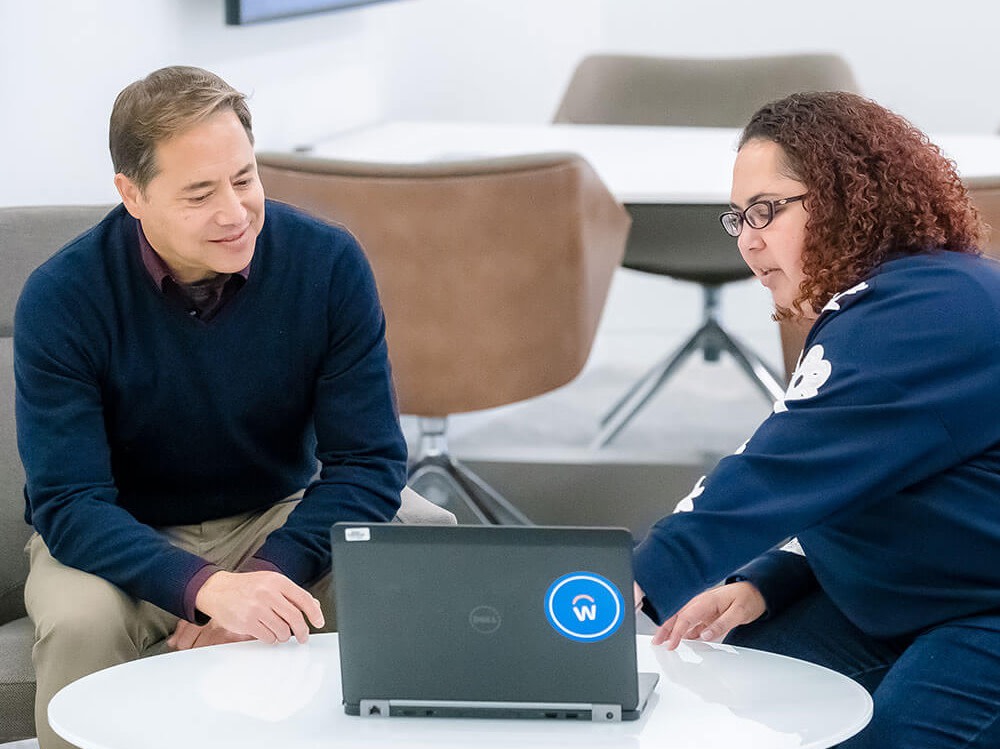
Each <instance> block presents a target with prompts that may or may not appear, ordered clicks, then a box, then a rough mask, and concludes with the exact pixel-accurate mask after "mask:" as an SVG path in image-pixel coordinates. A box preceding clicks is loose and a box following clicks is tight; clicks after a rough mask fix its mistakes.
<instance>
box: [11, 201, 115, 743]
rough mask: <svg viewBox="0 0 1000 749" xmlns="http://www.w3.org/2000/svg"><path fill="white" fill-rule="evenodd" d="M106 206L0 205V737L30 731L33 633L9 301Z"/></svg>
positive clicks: (20, 735)
mask: <svg viewBox="0 0 1000 749" xmlns="http://www.w3.org/2000/svg"><path fill="white" fill-rule="evenodd" d="M107 212H108V207H107V206H58V207H50V206H44V207H32V208H0V742H5V741H14V740H16V739H23V738H28V737H31V736H34V735H35V718H34V700H35V672H34V669H33V668H32V665H31V645H32V642H33V639H34V637H33V633H32V628H31V622H30V621H29V620H28V618H27V616H26V615H25V611H24V578H25V576H26V575H27V573H28V564H27V559H26V557H25V554H24V544H25V542H26V541H27V540H28V536H29V534H30V532H31V529H30V528H29V527H28V525H27V524H25V522H24V493H23V487H24V471H23V470H22V468H21V461H20V459H19V458H18V454H17V437H16V433H15V428H14V352H13V338H12V335H13V331H14V305H15V303H16V302H17V295H18V293H19V292H20V290H21V286H22V285H23V284H24V280H25V279H26V278H27V277H28V274H29V273H31V271H32V270H33V269H34V268H35V267H36V266H38V265H39V264H40V263H41V262H42V261H43V260H45V259H46V258H48V257H49V256H50V255H51V254H52V253H53V252H55V251H56V250H57V249H58V248H59V247H60V246H62V245H63V244H65V243H66V242H67V241H68V240H70V239H72V238H73V237H75V236H76V235H78V234H80V233H81V232H83V231H84V230H85V229H87V228H89V227H90V226H93V225H94V224H95V223H97V221H99V220H100V219H101V217H102V216H104V214H105V213H107Z"/></svg>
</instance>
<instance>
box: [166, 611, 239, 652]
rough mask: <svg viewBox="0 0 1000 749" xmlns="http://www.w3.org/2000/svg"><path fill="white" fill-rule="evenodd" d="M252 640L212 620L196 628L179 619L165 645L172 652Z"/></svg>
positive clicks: (195, 625)
mask: <svg viewBox="0 0 1000 749" xmlns="http://www.w3.org/2000/svg"><path fill="white" fill-rule="evenodd" d="M252 639H253V638H252V637H250V635H238V634H236V633H235V632H230V631H229V630H228V629H223V628H222V627H220V626H219V625H218V624H216V623H215V620H214V619H213V620H212V621H210V622H209V623H208V624H205V625H204V626H198V625H197V624H192V623H191V622H189V621H185V620H184V619H181V620H180V621H178V622H177V629H175V630H174V633H173V634H172V635H170V637H168V638H167V645H169V646H170V647H171V648H173V649H174V650H189V649H191V648H203V647H205V646H206V645H222V644H223V643H227V642H243V641H245V640H252Z"/></svg>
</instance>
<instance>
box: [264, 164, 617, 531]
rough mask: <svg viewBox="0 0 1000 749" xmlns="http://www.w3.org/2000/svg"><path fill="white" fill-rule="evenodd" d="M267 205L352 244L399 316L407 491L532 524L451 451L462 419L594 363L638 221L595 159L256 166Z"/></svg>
mask: <svg viewBox="0 0 1000 749" xmlns="http://www.w3.org/2000/svg"><path fill="white" fill-rule="evenodd" d="M257 160H258V166H259V168H260V175H261V180H262V182H263V184H264V189H265V192H266V193H267V195H268V196H269V197H271V198H275V199H278V200H282V201H285V202H288V203H291V204H294V205H296V206H299V207H300V208H302V209H304V210H306V211H308V212H310V213H312V214H314V215H317V216H320V217H322V218H324V219H327V220H329V221H332V222H337V223H340V224H343V225H344V226H346V227H347V228H348V229H350V231H352V232H353V233H354V234H355V235H356V236H357V238H358V239H359V241H360V242H361V244H362V246H363V247H364V248H365V252H366V254H367V256H368V258H369V261H370V262H371V265H372V269H373V271H374V273H375V278H376V281H377V283H378V288H379V293H380V295H381V299H382V305H383V307H384V308H385V315H386V324H387V333H386V336H387V339H388V345H389V357H390V360H391V362H392V368H393V379H394V382H395V385H396V392H397V396H398V399H399V409H400V412H401V413H404V414H412V415H415V416H418V417H419V419H418V422H419V424H420V431H421V444H420V449H419V451H418V453H417V455H416V456H414V457H413V459H412V460H411V465H410V471H409V474H410V478H409V483H410V484H411V486H413V487H414V488H415V489H417V491H420V492H421V493H422V494H424V496H426V497H428V498H429V499H431V500H433V501H436V502H438V503H440V504H441V505H442V506H444V507H446V508H448V509H450V510H451V511H452V512H454V513H455V514H456V515H457V516H458V518H459V522H481V523H505V524H524V523H528V522H529V520H528V518H527V517H526V516H525V515H524V513H522V512H521V511H520V510H518V509H517V507H515V506H514V505H513V504H512V503H510V502H508V501H507V500H506V499H504V498H503V497H502V496H501V495H500V494H498V493H497V492H496V491H494V490H493V489H492V488H490V487H489V486H487V485H486V484H485V482H483V481H482V480H481V479H479V477H477V476H476V475H475V474H473V473H472V472H471V471H469V470H468V469H467V468H466V467H465V466H462V465H461V464H460V463H459V462H458V461H456V460H455V459H454V458H453V457H452V456H451V454H450V453H449V452H448V448H447V443H446V439H445V428H446V420H447V417H448V415H449V414H455V413H462V412H468V411H476V410H480V409H486V408H493V407H496V406H502V405H506V404H510V403H514V402H515V401H520V400H524V399H526V398H531V397H533V396H537V395H541V394H542V393H545V392H548V391H550V390H553V389H554V388H557V387H560V386H561V385H564V384H566V383H567V382H569V381H570V380H572V379H573V378H574V377H576V375H577V374H578V373H579V372H580V370H581V369H582V367H583V365H584V363H585V362H586V360H587V357H588V355H589V353H590V348H591V344H592V343H593V340H594V334H595V332H596V329H597V324H598V321H599V319H600V317H601V312H602V310H603V308H604V302H605V299H606V297H607V293H608V288H609V285H610V282H611V278H612V275H613V273H614V270H615V268H616V267H617V266H618V265H619V263H620V262H621V259H622V255H623V253H624V248H625V239H626V236H627V234H628V228H629V218H628V214H627V213H626V212H625V210H624V209H623V208H622V206H621V205H620V204H619V203H617V202H616V201H615V199H614V198H613V196H612V195H611V194H610V193H609V192H608V190H607V188H606V187H605V186H604V184H603V183H602V182H601V180H600V178H599V177H598V176H597V174H596V173H595V172H594V171H593V169H592V168H591V167H590V166H589V165H588V164H587V162H586V161H584V160H583V159H582V158H581V157H579V156H576V155H573V154H540V155H532V156H516V157H506V158H496V159H487V160H477V161H462V162H449V163H431V164H417V165H400V164H372V163H357V162H343V161H331V160H326V159H320V158H314V157H310V156H308V155H289V154H274V153H271V154H266V153H262V154H258V157H257Z"/></svg>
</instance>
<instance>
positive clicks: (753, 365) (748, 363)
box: [715, 325, 785, 401]
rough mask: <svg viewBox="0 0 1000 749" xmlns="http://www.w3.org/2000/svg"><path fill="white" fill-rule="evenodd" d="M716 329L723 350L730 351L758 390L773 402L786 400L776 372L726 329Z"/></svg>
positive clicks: (717, 326)
mask: <svg viewBox="0 0 1000 749" xmlns="http://www.w3.org/2000/svg"><path fill="white" fill-rule="evenodd" d="M715 327H716V329H717V331H716V335H717V336H718V337H719V340H720V342H721V344H722V348H723V350H724V351H728V352H729V354H730V356H732V357H733V359H735V360H736V363H737V364H739V365H740V368H741V369H742V370H743V371H744V372H745V373H746V374H747V376H748V377H749V378H750V381H751V382H752V383H753V384H754V385H755V386H756V387H757V389H758V390H760V392H761V393H763V394H764V397H765V398H768V399H769V400H771V401H779V400H781V399H782V398H784V397H785V387H784V386H783V385H782V384H781V380H780V379H779V378H778V375H777V374H776V373H775V371H774V370H773V369H771V367H769V366H768V365H767V363H766V362H764V360H763V359H761V358H760V357H759V356H758V355H757V354H756V353H754V352H753V351H751V350H750V349H749V348H747V347H746V346H744V345H743V344H741V343H740V342H739V341H737V340H736V339H734V338H733V337H732V336H731V335H729V333H727V332H726V330H725V329H724V328H722V327H720V326H719V325H716V326H715Z"/></svg>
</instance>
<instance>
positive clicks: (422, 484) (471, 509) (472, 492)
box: [407, 418, 533, 525]
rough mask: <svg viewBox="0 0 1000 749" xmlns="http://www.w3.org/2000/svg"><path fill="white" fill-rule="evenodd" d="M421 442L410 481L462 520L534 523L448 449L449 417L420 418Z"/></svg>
mask: <svg viewBox="0 0 1000 749" xmlns="http://www.w3.org/2000/svg"><path fill="white" fill-rule="evenodd" d="M418 424H419V427H420V444H419V446H418V449H417V456H416V460H415V461H414V462H413V463H411V464H410V466H409V468H408V470H407V474H408V477H407V483H408V484H409V485H410V486H411V487H412V488H413V489H414V491H416V492H418V493H420V494H422V495H423V496H424V497H426V498H427V499H429V500H430V501H431V502H434V503H435V504H437V505H440V506H441V507H444V508H445V509H446V510H450V511H451V512H453V513H455V517H456V518H457V519H458V522H459V523H466V524H474V525H533V523H532V522H531V520H529V519H528V517H527V516H526V515H525V514H524V513H523V512H521V511H520V510H519V509H517V507H515V506H514V505H513V504H511V503H510V502H509V501H508V500H507V499H505V498H504V497H503V496H501V495H500V494H499V493H498V492H497V491H496V490H495V489H493V488H492V487H491V486H490V485H489V484H487V483H486V482H485V481H483V480H482V479H481V478H480V477H479V476H477V475H476V474H475V473H473V472H472V471H470V470H469V469H468V468H466V467H465V466H464V465H462V464H461V463H460V462H458V461H457V460H456V459H455V458H454V457H452V455H451V454H450V453H449V451H448V441H447V436H446V430H447V419H446V418H419V419H418Z"/></svg>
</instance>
